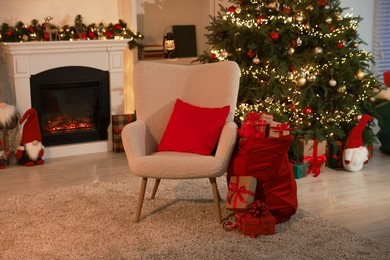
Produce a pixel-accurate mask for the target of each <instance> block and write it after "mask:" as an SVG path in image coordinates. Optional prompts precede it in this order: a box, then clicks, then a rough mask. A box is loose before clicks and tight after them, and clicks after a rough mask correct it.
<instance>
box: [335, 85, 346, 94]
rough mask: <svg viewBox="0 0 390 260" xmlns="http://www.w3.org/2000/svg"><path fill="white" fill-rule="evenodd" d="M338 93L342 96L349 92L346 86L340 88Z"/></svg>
mask: <svg viewBox="0 0 390 260" xmlns="http://www.w3.org/2000/svg"><path fill="white" fill-rule="evenodd" d="M337 92H338V93H340V94H344V93H345V92H347V87H346V86H342V87H339V88H338V89H337Z"/></svg>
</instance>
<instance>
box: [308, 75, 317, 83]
mask: <svg viewBox="0 0 390 260" xmlns="http://www.w3.org/2000/svg"><path fill="white" fill-rule="evenodd" d="M308 79H309V80H310V81H316V79H317V76H316V75H314V74H312V75H310V76H309V77H308Z"/></svg>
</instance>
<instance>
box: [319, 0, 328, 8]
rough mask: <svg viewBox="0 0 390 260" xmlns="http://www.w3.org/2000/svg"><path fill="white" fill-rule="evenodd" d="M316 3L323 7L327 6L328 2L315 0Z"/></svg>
mask: <svg viewBox="0 0 390 260" xmlns="http://www.w3.org/2000/svg"><path fill="white" fill-rule="evenodd" d="M317 3H318V5H319V6H320V7H325V6H327V5H328V1H327V0H317Z"/></svg>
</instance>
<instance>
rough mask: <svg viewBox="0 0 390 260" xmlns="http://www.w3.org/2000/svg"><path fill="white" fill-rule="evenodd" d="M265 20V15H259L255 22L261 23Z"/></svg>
mask: <svg viewBox="0 0 390 260" xmlns="http://www.w3.org/2000/svg"><path fill="white" fill-rule="evenodd" d="M265 21H266V19H265V17H264V16H262V15H260V16H259V17H257V19H256V23H257V24H263V23H264V22H265Z"/></svg>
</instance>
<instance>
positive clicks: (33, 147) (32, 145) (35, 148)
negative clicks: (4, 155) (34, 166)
mask: <svg viewBox="0 0 390 260" xmlns="http://www.w3.org/2000/svg"><path fill="white" fill-rule="evenodd" d="M24 148H25V151H26V153H27V155H28V158H30V159H31V160H32V161H36V160H38V158H39V153H40V152H41V150H42V149H43V145H42V143H41V142H39V141H37V140H34V141H32V142H29V143H26V144H24Z"/></svg>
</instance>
